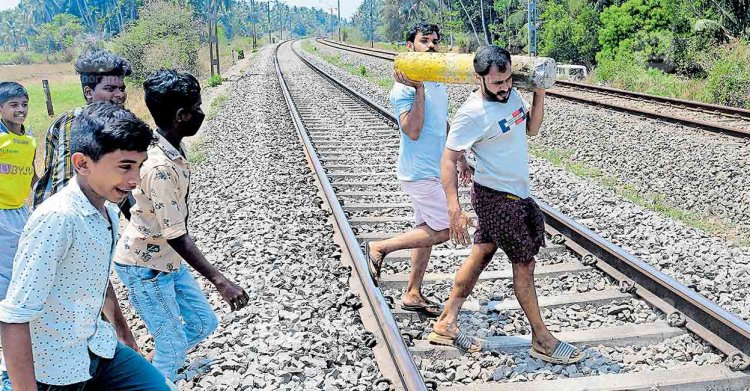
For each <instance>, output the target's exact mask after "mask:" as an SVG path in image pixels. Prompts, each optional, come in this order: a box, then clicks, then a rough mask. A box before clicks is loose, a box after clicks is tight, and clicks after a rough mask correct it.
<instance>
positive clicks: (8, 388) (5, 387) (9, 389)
mask: <svg viewBox="0 0 750 391" xmlns="http://www.w3.org/2000/svg"><path fill="white" fill-rule="evenodd" d="M0 387H1V388H0V390H2V391H13V385H12V384H10V378H9V377H8V372H5V371H3V377H2V385H0Z"/></svg>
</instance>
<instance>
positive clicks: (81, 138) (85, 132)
mask: <svg viewBox="0 0 750 391" xmlns="http://www.w3.org/2000/svg"><path fill="white" fill-rule="evenodd" d="M128 113H129V114H127V115H122V117H117V116H113V117H110V118H106V117H95V116H93V115H90V114H86V113H81V114H80V115H78V116H76V117H75V119H74V120H73V124H72V126H71V129H70V152H71V154H73V153H78V152H80V153H82V154H84V155H86V156H88V157H90V158H91V159H93V160H94V161H98V160H99V159H101V157H102V156H104V155H106V154H108V153H112V152H114V151H117V150H123V151H135V152H146V151H147V150H148V147H149V146H150V145H151V143H152V142H153V137H154V135H153V132H151V128H150V127H149V126H148V125H147V124H146V123H145V122H143V121H141V120H140V119H138V117H136V116H135V115H133V114H132V113H130V112H128Z"/></svg>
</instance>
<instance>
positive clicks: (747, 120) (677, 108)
mask: <svg viewBox="0 0 750 391" xmlns="http://www.w3.org/2000/svg"><path fill="white" fill-rule="evenodd" d="M317 41H318V42H319V43H321V44H323V45H327V46H330V47H332V48H336V49H339V50H346V51H350V52H354V53H359V54H363V55H366V56H371V57H376V58H380V59H383V60H386V61H393V59H394V58H395V56H396V55H397V54H398V53H395V52H390V51H387V50H381V49H369V48H362V47H359V46H354V45H349V44H345V43H340V42H334V41H329V40H326V39H318V40H317ZM547 94H548V95H549V96H553V97H557V98H561V99H566V100H571V101H576V102H580V103H584V104H589V105H595V106H601V107H606V108H609V109H614V110H618V111H623V112H628V113H633V114H637V115H642V116H645V117H649V118H655V119H660V120H664V121H669V122H673V123H679V124H683V125H688V126H695V127H700V128H703V129H707V130H711V131H715V132H721V133H726V134H730V135H733V136H739V137H750V110H745V109H739V108H734V107H728V106H720V105H713V104H708V103H702V102H695V101H689V100H683V99H674V98H666V97H661V96H655V95H648V94H641V93H637V92H631V91H625V90H620V89H615V88H607V87H600V86H594V85H590V84H583V83H575V82H569V81H558V82H557V83H556V84H555V87H554V88H552V89H550V90H548V91H547Z"/></svg>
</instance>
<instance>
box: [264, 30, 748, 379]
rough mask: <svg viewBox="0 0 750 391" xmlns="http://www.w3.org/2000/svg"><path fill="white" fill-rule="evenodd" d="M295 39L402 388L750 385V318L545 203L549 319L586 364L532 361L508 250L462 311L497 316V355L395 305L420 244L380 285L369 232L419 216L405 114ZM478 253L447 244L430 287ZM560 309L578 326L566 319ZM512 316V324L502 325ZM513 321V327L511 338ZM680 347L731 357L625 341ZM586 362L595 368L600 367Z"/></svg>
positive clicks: (310, 125) (295, 67) (313, 129)
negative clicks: (408, 183)
mask: <svg viewBox="0 0 750 391" xmlns="http://www.w3.org/2000/svg"><path fill="white" fill-rule="evenodd" d="M294 45H295V43H294V42H287V43H282V44H281V45H280V46H279V47H278V48H277V62H276V66H277V73H278V76H279V80H280V83H281V86H282V90H283V91H284V95H285V98H286V100H287V104H288V106H289V108H290V115H291V117H292V119H293V121H294V123H295V126H296V127H297V129H298V132H299V134H300V138H301V140H302V141H303V143H304V145H305V148H306V153H307V154H308V157H309V159H310V161H311V164H312V166H313V168H314V171H315V175H316V176H317V178H318V181H319V183H320V185H321V188H322V189H323V192H324V193H325V198H326V201H327V203H328V205H329V206H330V208H331V210H332V213H333V217H334V219H335V223H336V225H337V228H338V232H339V234H340V235H341V237H342V238H343V241H344V242H345V246H344V248H343V249H342V250H343V251H344V252H345V253H347V254H348V256H349V257H350V258H351V259H352V261H353V263H354V269H355V270H354V273H353V278H356V279H357V281H358V284H360V285H361V287H362V291H363V292H364V296H365V297H362V301H363V303H364V304H365V305H366V306H367V307H368V308H369V311H371V312H372V313H373V314H374V316H375V318H376V319H377V324H378V327H377V329H378V330H377V333H376V339H377V341H378V343H379V344H385V345H386V347H387V349H382V351H385V352H387V353H386V354H384V355H381V356H380V357H379V358H378V364H379V366H380V368H381V370H382V371H383V372H384V373H385V374H390V375H391V376H390V379H391V380H392V381H393V384H392V387H393V388H395V389H408V390H422V389H430V388H439V389H446V390H490V389H492V390H531V389H534V390H555V391H559V390H579V389H589V390H609V389H640V390H650V389H653V387H657V388H658V389H660V390H703V389H725V390H747V389H749V388H750V374H748V373H747V372H746V371H747V366H748V365H750V359H749V358H748V356H747V355H748V354H750V325H748V324H747V323H746V322H744V321H742V320H741V319H739V318H738V317H736V316H734V315H732V314H729V313H728V312H726V311H724V310H723V309H721V308H720V307H718V306H717V305H715V304H714V303H712V302H710V301H708V300H707V299H705V298H704V297H702V296H700V295H698V294H697V293H695V292H694V291H692V290H690V289H688V288H686V287H685V286H684V285H682V284H680V283H678V282H677V281H675V280H673V279H671V278H669V277H667V276H666V275H664V274H663V273H661V272H659V271H657V270H655V269H654V268H653V267H651V266H649V265H648V264H646V263H645V262H643V261H641V260H640V259H638V258H636V257H634V256H632V255H630V254H627V253H626V252H624V251H623V250H622V249H620V248H618V247H616V246H614V245H612V244H610V243H609V242H606V241H605V240H604V239H602V238H601V237H599V236H598V235H596V234H595V233H593V232H591V231H590V230H588V229H586V228H585V227H582V226H580V225H579V224H577V223H576V222H574V221H572V220H571V219H570V218H568V217H566V216H564V215H562V214H561V213H560V212H558V211H556V210H554V209H552V208H550V207H549V206H547V205H545V204H544V203H541V202H540V206H541V207H542V209H543V211H544V213H545V218H546V232H547V235H548V237H547V242H548V246H549V247H547V248H546V249H543V251H542V253H540V256H539V258H538V264H537V271H536V282H537V286H538V288H537V289H538V292H539V296H540V306H541V307H542V308H543V316H544V317H545V318H546V319H547V320H552V319H550V318H555V319H554V320H555V321H556V322H553V323H555V324H558V325H561V324H562V325H563V326H559V327H557V329H556V330H554V331H555V332H556V334H557V335H558V336H559V337H560V338H562V339H565V340H568V341H569V342H572V343H574V344H576V345H578V346H579V347H582V348H583V350H584V353H585V354H586V359H585V360H584V362H583V363H582V364H580V365H579V366H577V365H573V366H570V367H565V368H564V369H563V368H562V367H561V368H557V367H553V366H549V365H547V366H545V365H539V363H538V362H537V361H535V360H532V359H530V358H529V357H528V348H529V339H528V324H525V319H524V317H523V314H522V313H521V311H520V308H519V306H518V303H517V301H515V300H513V299H512V296H513V294H512V288H510V287H511V283H510V282H511V280H510V277H511V275H510V264H509V263H508V261H507V259H505V257H504V255H503V254H502V252H501V251H499V252H498V255H496V259H495V260H493V262H492V263H491V264H490V267H488V269H487V270H486V271H485V273H483V275H482V277H481V278H480V281H479V283H478V284H477V287H476V289H475V291H474V293H473V294H472V297H470V300H469V301H468V302H467V305H465V306H464V309H463V311H462V315H461V317H460V318H459V326H460V327H462V328H464V329H465V330H467V331H469V332H472V333H474V332H476V330H474V329H472V327H474V326H473V325H474V324H475V323H481V324H482V325H483V326H484V325H487V327H483V331H482V333H483V334H484V340H485V343H486V346H487V347H488V348H489V349H490V350H491V353H475V354H466V355H463V354H462V353H461V352H459V351H458V350H456V349H455V348H452V347H443V346H434V345H430V344H429V343H427V342H426V341H425V339H424V337H425V336H426V332H427V331H428V330H429V328H430V325H431V321H430V320H428V319H425V318H421V317H420V316H419V315H417V314H415V313H411V312H406V311H403V310H401V309H400V306H399V305H398V304H397V303H398V302H399V300H400V295H401V290H402V288H403V287H404V286H405V283H406V281H407V278H408V257H409V255H408V252H398V253H393V254H390V255H389V256H388V257H387V260H386V262H385V266H386V267H385V269H384V275H383V278H382V280H381V287H380V288H377V287H375V285H374V284H373V282H372V281H371V279H370V276H369V273H368V270H367V263H366V261H365V258H364V254H363V251H362V248H361V245H362V242H363V241H364V240H368V239H379V238H385V237H391V236H393V235H396V234H397V233H399V232H402V231H404V230H406V229H407V228H409V227H410V226H411V220H412V218H411V210H410V209H411V206H410V204H409V201H408V197H407V196H406V195H405V194H404V193H403V192H401V190H400V186H399V184H398V182H397V180H396V177H395V163H396V159H397V153H398V140H399V133H398V129H397V126H396V125H395V123H394V118H393V116H392V115H391V114H390V113H389V112H388V111H387V110H386V109H383V108H381V107H379V106H377V105H376V104H374V103H372V102H370V101H369V100H367V98H366V97H363V96H360V95H359V94H357V93H356V92H354V91H352V90H350V89H348V88H347V87H346V86H345V85H343V84H342V83H341V82H340V81H338V80H337V79H335V78H334V77H332V76H330V75H327V74H326V73H325V72H324V71H323V70H321V69H319V68H317V67H315V65H314V64H312V63H311V62H309V61H307V60H306V59H304V57H303V56H302V55H300V54H299V53H298V52H297V51H296V50H295V49H294V47H293V46H294ZM460 194H461V198H462V203H468V202H467V201H468V200H467V199H468V197H467V195H468V192H467V189H461V191H460ZM467 208H468V209H469V210H470V206H467ZM467 253H468V250H467V249H465V248H456V247H454V246H452V245H451V244H443V245H440V246H437V247H436V248H435V251H434V252H433V257H432V259H431V261H430V266H429V267H428V274H427V275H426V277H425V286H426V288H425V291H429V292H431V294H432V295H433V296H435V297H438V298H440V299H444V298H445V297H447V293H448V292H449V289H450V286H451V282H452V278H453V273H455V271H456V270H457V269H458V267H459V266H460V264H461V263H462V262H463V260H464V258H465V256H466V254H467ZM381 289H382V291H381ZM389 297H390V298H393V299H391V300H389V299H388V298H389ZM394 302H395V303H396V304H394ZM558 310H562V312H560V311H558ZM561 318H565V319H567V320H568V322H567V323H564V322H557V321H560V319H561ZM509 325H510V326H512V327H510V328H509V329H508V328H504V327H502V326H506V327H507V326H509ZM495 326H497V327H495ZM506 330H510V332H507V334H508V335H505V334H506ZM514 334H515V335H514ZM681 341H682V342H681ZM685 341H687V342H685ZM671 343H675V344H679V343H687V344H690V346H693V347H694V349H693V351H692V353H689V354H690V355H691V357H693V356H692V355H693V353H694V357H698V356H705V355H706V354H711V357H717V358H720V360H715V361H716V362H704V363H702V364H703V365H698V363H693V362H692V360H691V359H690V358H687V357H685V358H683V359H682V360H679V359H677V358H676V357H675V358H674V360H671V364H670V365H667V367H666V368H665V367H663V366H662V367H659V366H658V365H657V364H648V361H645V363H644V364H643V365H641V366H637V365H636V364H635V363H632V362H630V361H632V360H631V357H623V355H622V354H619V355H618V353H617V352H618V350H617V349H618V348H620V349H621V348H622V347H635V348H643V349H647V350H649V349H651V348H652V347H653V349H651V350H654V351H656V350H658V349H660V347H664V346H667V347H668V346H670V344H671ZM381 347H382V345H381ZM665 349H667V350H666V351H670V350H668V348H665ZM696 349H697V350H696ZM649 351H650V350H649ZM721 361H724V362H721ZM417 362H419V363H420V364H419V365H418V364H417ZM450 362H453V363H455V362H461V363H462V364H461V365H467V366H468V368H470V369H469V372H473V371H476V373H475V374H474V375H477V376H476V379H474V377H473V376H472V374H471V373H469V374H468V375H467V374H465V373H463V372H462V373H461V374H459V373H458V371H457V370H453V369H446V368H447V367H449V366H448V365H447V364H446V365H445V366H443V365H442V364H440V363H450ZM599 363H601V365H599ZM594 364H596V365H597V368H599V369H597V370H596V371H592V370H591V369H590V368H592V367H593V365H594ZM519 365H524V366H525V367H524V368H526V369H528V368H530V366H534V369H531V370H529V371H528V375H527V374H526V373H525V374H524V376H525V377H524V379H525V380H527V381H526V382H509V381H508V380H509V377H511V376H512V375H511V373H510V372H508V370H507V369H506V368H511V370H512V368H515V367H517V366H519ZM427 367H429V368H431V369H429V370H427V369H425V368H427ZM441 367H443V370H442V371H441V370H439V368H441ZM579 367H580V368H581V371H580V372H579V371H578V368H579ZM605 367H606V368H607V369H606V370H604V369H601V368H605ZM436 368H437V369H436ZM584 368H589V370H588V373H586V371H587V370H586V369H584ZM634 368H638V370H635V369H634ZM420 369H422V371H421V373H420ZM618 372H619V373H618ZM422 374H424V376H423V375H422ZM467 379H468V380H467ZM376 387H377V385H374V386H373V389H377V388H376Z"/></svg>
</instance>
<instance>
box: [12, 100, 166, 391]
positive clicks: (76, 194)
mask: <svg viewBox="0 0 750 391" xmlns="http://www.w3.org/2000/svg"><path fill="white" fill-rule="evenodd" d="M152 137H153V134H152V132H151V129H150V128H149V127H148V125H146V124H145V123H143V122H142V121H141V120H139V119H137V118H136V117H135V116H134V115H132V113H129V115H125V116H121V117H118V118H116V119H114V118H113V119H111V120H105V119H102V118H100V117H97V116H94V115H88V114H86V113H85V112H84V114H82V115H81V116H79V117H78V118H77V119H76V122H75V123H74V125H73V128H72V130H71V139H70V146H71V152H72V156H71V162H72V164H73V166H74V168H75V171H76V176H75V177H74V178H73V179H72V180H71V181H70V182H69V183H68V185H67V186H65V188H64V189H63V190H62V191H60V192H58V193H57V194H55V195H54V196H52V197H50V198H49V199H47V200H46V201H45V202H44V203H42V204H41V205H40V206H39V207H37V208H36V210H35V211H34V213H33V214H32V215H31V217H30V218H29V221H28V223H27V225H26V227H25V228H24V231H23V233H22V234H21V239H20V241H19V246H18V252H17V254H16V257H15V259H14V264H13V273H12V279H11V282H10V286H9V288H8V294H7V296H6V298H5V300H3V301H1V302H0V338H2V344H3V349H4V354H5V358H6V360H7V362H6V365H7V369H8V374H9V375H10V380H11V381H12V383H13V388H14V389H16V390H36V389H45V390H46V389H55V390H65V391H73V390H81V389H84V388H85V389H95V390H111V389H118V390H150V391H156V390H159V391H163V390H176V387H175V386H174V385H173V384H172V383H171V382H170V381H168V380H167V379H166V378H165V377H164V376H163V375H162V374H161V373H159V371H158V370H156V368H154V367H153V366H152V365H151V364H150V363H149V362H148V361H146V359H145V358H143V357H142V356H141V355H140V354H138V352H136V351H135V350H133V349H132V348H131V347H129V346H127V345H125V344H123V343H121V342H118V339H117V331H116V330H115V328H114V327H113V326H112V325H111V324H109V323H107V322H105V321H104V320H103V319H102V314H103V313H106V314H107V317H108V318H109V317H110V314H111V313H113V311H114V310H113V308H112V307H113V306H117V302H116V299H115V300H114V301H113V300H112V296H114V295H113V294H110V290H111V288H110V285H109V275H110V272H111V266H112V255H113V253H114V249H115V245H116V239H117V232H118V211H117V208H116V206H115V205H113V204H116V203H120V202H122V201H123V199H125V197H127V196H128V194H129V193H130V191H131V190H132V189H134V188H135V187H136V186H137V184H138V181H139V172H140V167H141V165H142V164H143V161H144V160H145V159H146V156H147V155H146V150H147V149H148V147H149V145H150V144H151V142H152ZM117 311H119V307H117Z"/></svg>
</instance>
